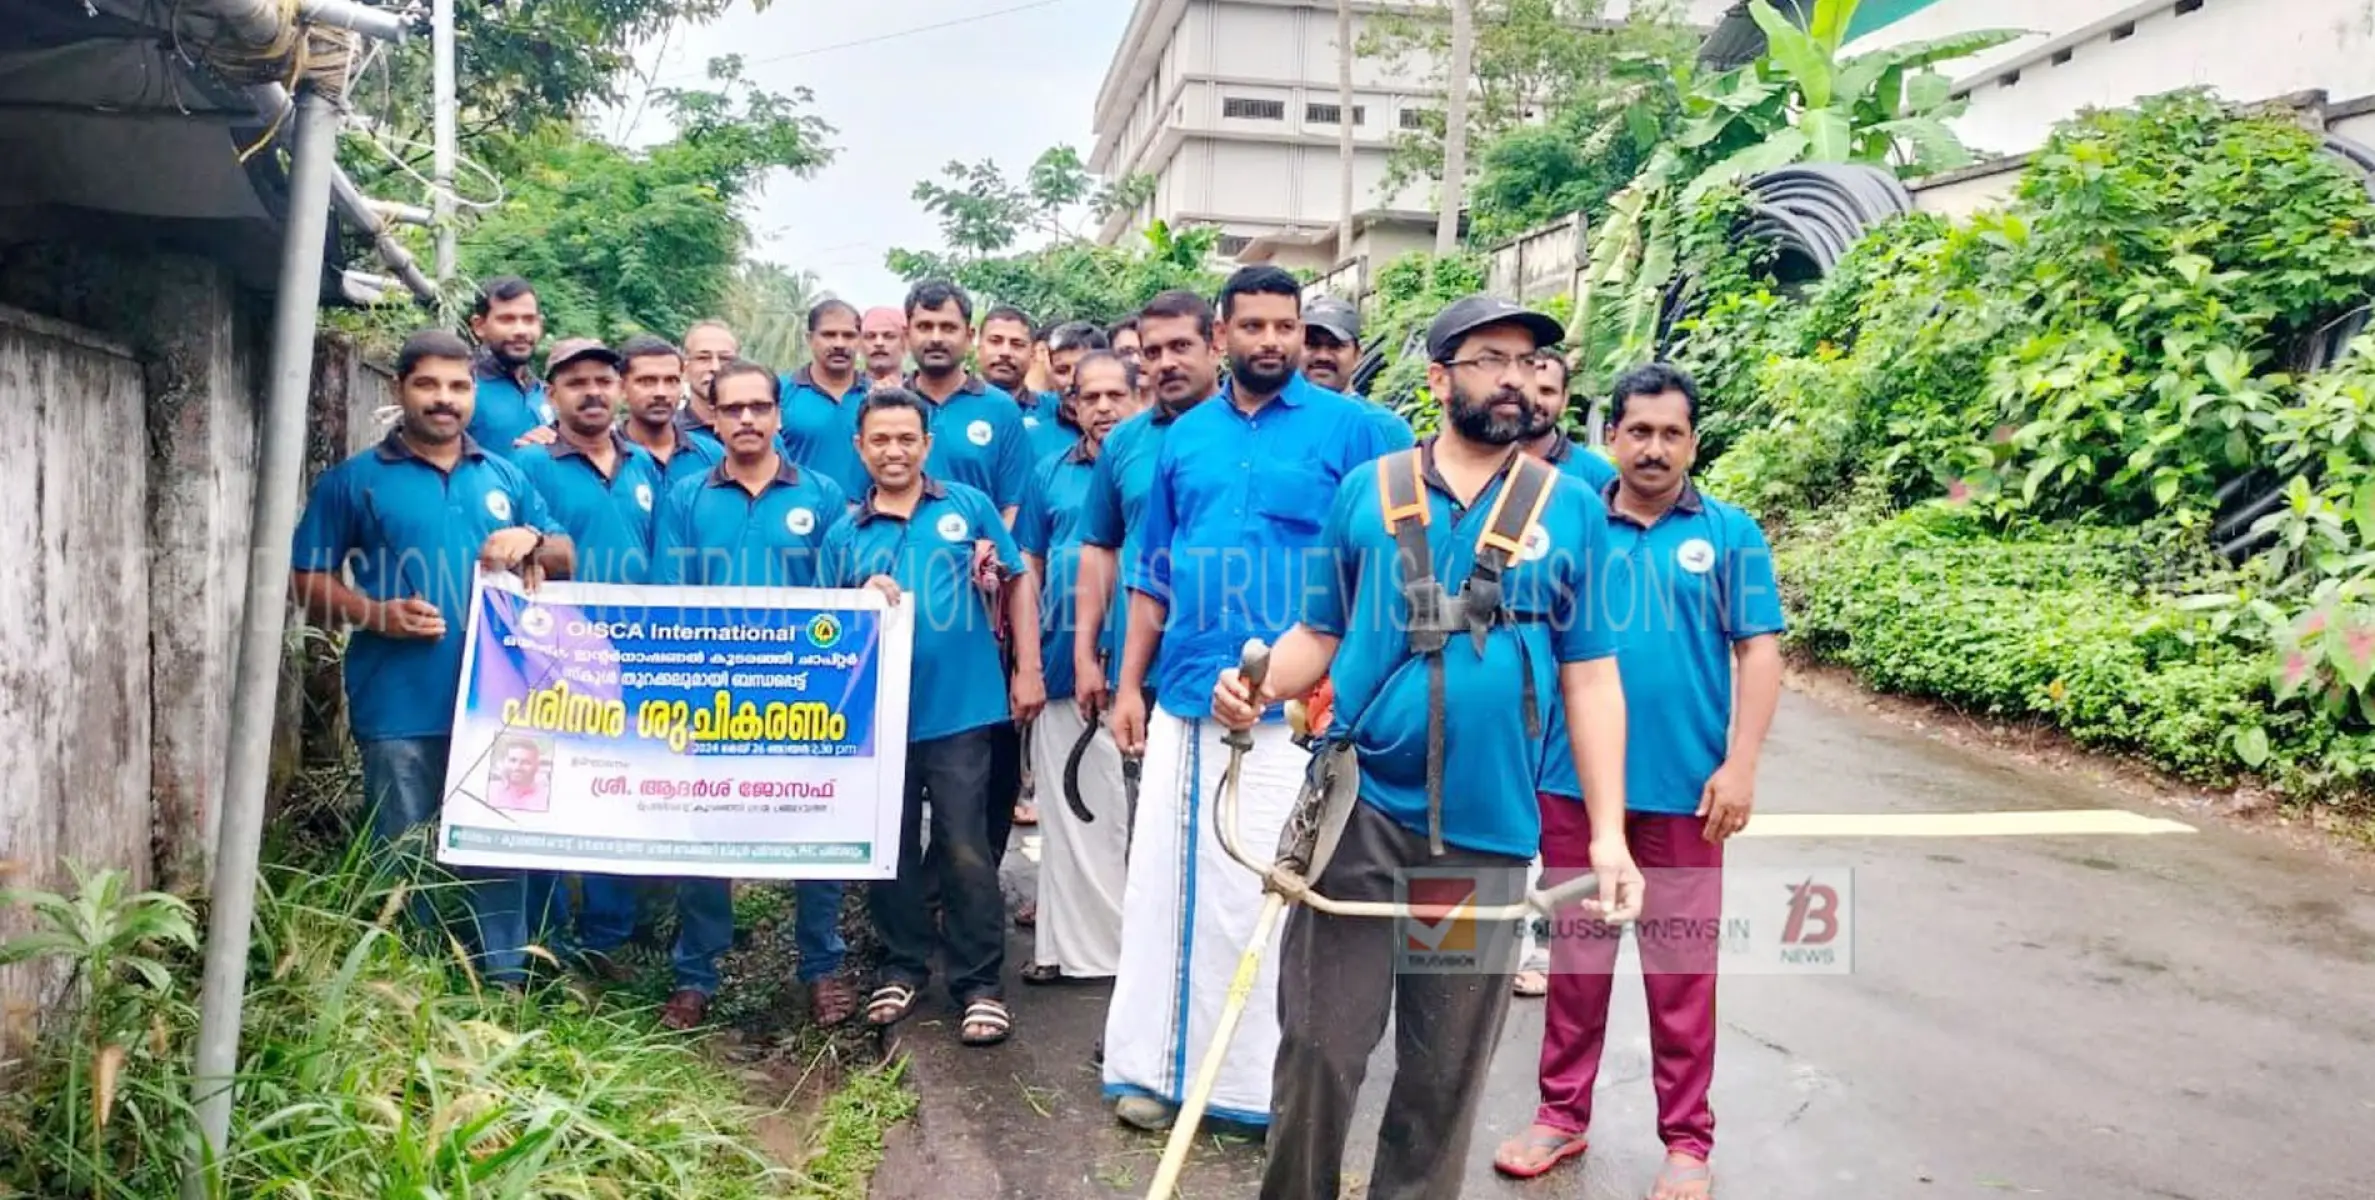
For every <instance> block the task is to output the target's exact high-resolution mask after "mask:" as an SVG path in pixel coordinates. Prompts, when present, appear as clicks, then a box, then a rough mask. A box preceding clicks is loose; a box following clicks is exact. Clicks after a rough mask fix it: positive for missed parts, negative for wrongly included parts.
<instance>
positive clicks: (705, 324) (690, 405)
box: [676, 318, 742, 438]
mask: <svg viewBox="0 0 2375 1200" xmlns="http://www.w3.org/2000/svg"><path fill="white" fill-rule="evenodd" d="M740 357H742V340H741V339H740V338H737V337H735V336H734V331H733V330H732V329H730V328H728V327H727V326H726V323H725V322H724V321H720V320H716V319H714V318H713V319H710V320H705V321H695V322H693V327H692V328H690V329H687V330H685V331H684V408H683V409H682V410H681V411H679V412H678V413H677V414H676V423H677V425H678V426H679V427H681V428H683V429H687V430H692V431H695V432H700V433H709V434H717V435H718V436H719V437H721V438H722V437H723V436H724V435H723V434H721V433H719V432H718V430H717V429H716V428H715V426H716V424H717V421H716V418H715V417H714V416H713V415H712V414H711V412H710V408H709V381H710V380H712V379H714V378H716V377H717V373H718V371H719V370H720V369H721V368H723V367H724V366H725V365H726V364H727V363H730V362H733V361H734V360H735V359H737V358H740Z"/></svg>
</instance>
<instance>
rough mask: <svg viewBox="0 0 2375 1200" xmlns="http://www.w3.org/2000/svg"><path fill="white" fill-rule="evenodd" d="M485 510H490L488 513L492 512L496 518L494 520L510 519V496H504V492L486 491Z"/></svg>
mask: <svg viewBox="0 0 2375 1200" xmlns="http://www.w3.org/2000/svg"><path fill="white" fill-rule="evenodd" d="M487 511H488V512H490V513H493V514H494V516H495V519H496V520H498V521H508V520H510V519H511V497H509V496H506V495H504V494H503V493H501V492H488V493H487Z"/></svg>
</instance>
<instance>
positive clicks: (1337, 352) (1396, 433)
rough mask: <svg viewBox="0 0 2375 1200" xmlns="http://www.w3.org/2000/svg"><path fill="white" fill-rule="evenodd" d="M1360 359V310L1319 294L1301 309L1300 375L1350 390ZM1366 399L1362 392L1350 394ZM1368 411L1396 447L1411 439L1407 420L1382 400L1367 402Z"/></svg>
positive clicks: (1336, 389)
mask: <svg viewBox="0 0 2375 1200" xmlns="http://www.w3.org/2000/svg"><path fill="white" fill-rule="evenodd" d="M1360 361H1361V310H1359V309H1357V308H1354V307H1353V306H1352V305H1350V304H1347V303H1345V302H1344V301H1342V300H1338V299H1335V298H1334V297H1330V296H1322V297H1320V298H1318V299H1316V300H1313V301H1312V302H1311V303H1310V305H1309V306H1307V307H1306V308H1305V309H1304V310H1303V376H1304V378H1307V379H1309V380H1311V382H1313V383H1316V384H1318V385H1320V386H1321V387H1324V388H1326V389H1328V390H1329V391H1332V392H1342V393H1344V394H1345V395H1347V396H1351V395H1352V394H1353V391H1352V373H1353V368H1355V367H1357V366H1359V365H1360ZM1353 398H1354V399H1356V400H1362V401H1364V402H1366V401H1367V400H1368V397H1366V396H1354V397H1353ZM1368 407H1369V414H1370V416H1371V417H1373V418H1374V419H1375V420H1376V421H1377V425H1378V428H1380V429H1382V430H1384V431H1385V435H1386V437H1387V438H1388V439H1389V440H1391V441H1392V442H1393V443H1394V445H1395V447H1396V448H1397V449H1399V448H1404V447H1408V446H1409V445H1411V443H1412V440H1413V438H1412V435H1411V432H1410V422H1408V421H1405V420H1403V419H1402V415H1401V414H1400V413H1397V412H1395V411H1394V410H1393V409H1390V408H1387V407H1386V406H1385V405H1383V404H1375V403H1371V404H1369V405H1368Z"/></svg>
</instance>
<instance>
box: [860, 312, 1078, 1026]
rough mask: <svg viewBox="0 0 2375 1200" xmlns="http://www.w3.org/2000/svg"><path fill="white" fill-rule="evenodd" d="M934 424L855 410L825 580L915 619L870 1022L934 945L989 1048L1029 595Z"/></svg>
mask: <svg viewBox="0 0 2375 1200" xmlns="http://www.w3.org/2000/svg"><path fill="white" fill-rule="evenodd" d="M935 307H936V306H935ZM919 357H920V355H919ZM998 399H999V401H1000V402H1001V403H1008V404H1011V403H1012V402H1011V401H1008V400H1006V399H1005V398H1004V397H1003V396H1001V397H999V398H998ZM941 411H942V412H946V411H948V410H947V409H942V410H941ZM934 421H935V417H934V416H933V415H931V404H930V402H928V401H926V400H925V399H923V398H922V397H920V396H917V395H916V394H915V393H913V392H910V391H908V390H906V389H904V388H881V389H878V390H876V391H874V392H872V393H869V394H868V395H867V397H866V400H865V402H864V403H863V404H862V405H861V406H860V407H859V410H858V437H859V444H858V453H859V454H860V456H862V457H863V458H864V459H865V460H866V470H867V472H868V474H869V475H870V476H871V477H872V479H873V484H872V486H871V487H869V488H868V489H867V491H866V493H865V498H864V499H863V500H861V501H860V502H859V504H858V506H857V508H856V510H855V511H854V512H853V513H852V514H851V515H850V517H849V518H848V519H847V520H845V521H843V522H841V523H839V524H837V525H835V526H834V527H833V533H832V535H831V536H830V537H829V538H828V539H827V541H826V544H825V560H826V563H827V564H828V565H827V567H826V572H825V581H826V582H827V583H828V584H830V585H831V586H835V587H860V586H866V587H874V588H878V589H880V590H882V591H883V592H884V593H885V594H887V595H889V596H890V597H891V599H892V602H893V603H895V604H900V605H912V606H913V610H912V611H913V612H914V623H915V653H914V658H913V667H912V671H913V678H912V681H911V685H910V687H909V689H908V694H909V695H910V696H911V697H913V707H912V709H911V710H910V712H909V714H908V729H907V792H906V796H905V810H904V812H905V816H904V819H903V820H902V821H901V824H900V828H901V831H902V833H901V836H902V838H903V839H904V840H903V842H902V844H901V846H900V848H899V871H898V876H897V877H896V878H895V879H892V880H890V881H888V882H883V883H877V884H875V885H873V888H872V894H871V902H872V903H871V907H872V909H873V913H874V923H875V928H876V929H877V930H878V931H879V932H880V933H881V935H882V942H883V952H884V961H883V966H882V974H881V979H880V981H879V983H878V985H877V986H876V988H875V990H874V994H873V996H872V997H871V998H870V999H869V1000H868V1001H867V1005H866V1019H867V1021H868V1022H869V1023H871V1024H873V1025H875V1026H877V1027H884V1026H889V1025H893V1024H896V1023H897V1022H899V1021H901V1020H903V1019H905V1018H906V1017H907V1015H908V1014H909V1013H910V1012H912V1011H913V1010H914V1007H915V1003H916V999H917V997H918V996H919V994H920V993H921V992H922V991H923V988H924V986H925V984H926V983H928V982H929V981H930V977H931V958H932V952H933V951H934V950H935V949H937V950H939V951H940V958H941V961H942V962H943V964H944V965H945V966H946V969H947V972H948V986H949V992H950V994H951V995H952V996H953V997H954V998H955V1000H956V1002H957V1004H958V1005H959V1006H960V1007H961V1008H962V1009H963V1016H962V1017H960V1018H959V1021H958V1038H959V1040H960V1041H962V1042H963V1043H964V1044H965V1045H968V1046H991V1045H996V1044H998V1043H1000V1042H1003V1041H1005V1040H1006V1038H1007V1036H1008V1035H1009V1034H1010V1033H1012V1032H1013V1028H1014V1017H1013V1013H1012V1012H1011V1011H1010V1010H1008V1008H1007V1007H1006V1003H1005V1000H1004V998H1003V995H1002V991H1003V983H1002V978H1001V977H1002V976H1003V974H1004V971H1005V963H1006V913H1005V904H1004V902H1003V898H1002V897H1001V895H1000V893H999V890H998V854H997V852H998V848H999V845H1000V842H1001V841H1002V840H1003V838H1004V837H1005V834H1006V832H1007V828H1008V821H1009V820H1010V819H1011V818H1012V815H1013V809H1012V805H1013V797H1012V796H1001V795H999V794H997V791H996V785H995V784H994V782H993V781H992V779H991V771H992V770H993V761H994V758H995V753H994V751H993V750H992V748H991V739H992V738H993V737H994V736H995V731H998V730H1006V731H1009V732H1011V731H1012V730H1013V729H1014V728H1015V727H1016V726H1017V725H1023V724H1028V723H1029V722H1030V721H1031V720H1032V719H1033V718H1034V717H1036V716H1037V715H1038V712H1039V708H1040V706H1041V705H1042V704H1044V703H1046V700H1047V692H1046V685H1045V681H1044V680H1043V679H1042V677H1041V674H1040V661H1039V622H1038V616H1039V591H1038V585H1037V582H1036V581H1035V580H1034V579H1033V578H1032V576H1031V574H1030V572H1029V571H1027V570H1026V569H1024V565H1023V561H1022V553H1021V551H1019V550H1018V549H1016V547H1015V544H1014V538H1013V536H1012V535H1011V534H1009V533H1008V532H1007V530H1006V524H1005V520H1004V518H1002V517H1001V516H1000V515H999V513H998V511H997V509H995V508H993V507H992V501H991V500H990V498H989V497H988V496H985V495H983V494H982V493H981V492H980V491H979V490H978V489H976V488H973V487H969V486H967V485H965V484H962V483H954V482H950V481H948V480H944V479H941V478H940V477H939V476H937V475H935V474H933V473H932V472H931V470H930V469H929V466H928V464H929V463H930V462H931V461H932V460H933V458H934V457H935V455H934V451H933V447H932V442H933V441H934V440H936V435H935V434H934V433H933V432H932V429H933V424H934ZM983 538H986V539H988V540H989V541H990V543H991V545H992V546H993V548H994V549H993V552H994V553H995V554H996V556H997V560H998V562H999V563H1000V564H1001V566H1002V567H1004V568H1005V570H1006V571H1007V572H1008V573H1010V574H1012V575H1013V576H1015V579H1016V582H1015V585H1014V586H1013V587H1009V588H1005V589H1002V590H1001V591H1000V592H999V593H998V594H997V596H996V598H995V599H994V600H992V601H991V602H990V603H992V604H999V605H1002V606H1003V607H1004V608H1005V619H1006V621H1007V623H1008V625H1009V626H1010V627H1011V628H1012V629H1013V631H1014V642H1015V663H1016V665H1015V668H1014V677H1013V680H1012V684H1011V687H1010V686H1009V685H1008V681H1007V679H1006V678H1005V677H1004V669H1003V667H1002V666H1001V663H1000V661H999V660H1000V646H999V644H998V637H997V631H996V628H995V626H994V625H993V623H992V613H991V611H990V604H985V603H984V602H983V598H982V596H981V593H980V592H979V591H978V590H976V588H975V587H974V583H973V563H974V550H973V547H974V543H975V541H976V540H977V539H983ZM927 795H928V796H929V797H930V799H931V815H930V818H929V820H930V829H929V833H930V838H931V853H930V855H929V856H928V857H927V856H926V855H925V853H924V845H923V839H924V835H925V830H924V828H923V825H924V821H925V817H924V812H923V809H924V800H925V798H926V796H927ZM935 883H936V884H937V889H938V894H939V896H940V898H941V900H942V901H943V903H942V904H941V906H940V912H939V915H938V919H937V920H935V919H934V916H933V913H932V909H931V905H930V897H931V894H932V891H933V888H934V884H935Z"/></svg>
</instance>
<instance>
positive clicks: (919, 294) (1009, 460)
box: [906, 279, 1031, 528]
mask: <svg viewBox="0 0 2375 1200" xmlns="http://www.w3.org/2000/svg"><path fill="white" fill-rule="evenodd" d="M1017 315H1018V316H1019V315H1020V314H1017ZM1029 347H1030V334H1029V333H1028V332H1027V331H1026V332H1025V333H1024V334H1023V349H1024V353H1023V354H1021V355H1017V356H1016V357H1015V359H1014V362H1015V365H1016V366H1017V367H1018V368H1019V367H1020V366H1021V365H1022V364H1023V363H1026V362H1028V361H1029V358H1028V350H1029ZM972 348H973V298H972V297H970V296H968V295H966V294H965V290H964V289H963V288H960V287H958V286H956V285H955V284H953V283H948V282H946V281H943V280H937V279H933V280H926V281H924V282H922V283H919V284H917V285H915V286H914V287H913V288H911V289H909V290H908V293H907V352H908V353H909V354H911V355H913V356H914V358H915V374H914V375H913V376H911V377H910V378H909V379H908V380H907V382H906V387H907V390H909V391H911V392H914V393H915V394H916V395H918V396H921V397H923V399H924V403H925V404H926V405H927V406H929V415H930V417H931V422H932V430H933V436H932V461H930V462H928V463H926V464H924V467H925V469H926V470H928V471H930V472H931V473H932V477H933V478H935V479H938V480H941V481H942V482H945V483H961V484H964V485H965V486H966V487H969V488H973V489H974V490H976V491H979V492H981V493H982V494H984V495H986V496H988V497H989V498H990V501H991V502H992V503H994V504H996V505H997V506H998V512H999V514H1000V515H1001V516H1002V517H1004V518H1005V521H1006V524H1007V526H1008V527H1009V528H1012V526H1013V524H1014V511H1015V508H1016V506H1018V505H1020V504H1021V503H1022V500H1023V489H1024V488H1026V487H1028V486H1030V482H1031V463H1030V453H1031V445H1030V437H1029V435H1028V434H1027V433H1026V432H1025V431H1024V429H1023V417H1022V409H1021V407H1020V406H1019V405H1018V404H1017V402H1016V401H1015V398H1014V396H1013V395H1012V394H1011V393H1009V392H1007V391H1006V390H1005V389H1003V388H1000V387H995V386H992V385H991V384H988V383H986V382H984V381H983V379H982V377H981V376H979V375H975V374H973V373H971V372H969V371H967V370H966V369H965V355H966V353H967V352H968V351H970V350H972ZM985 357H986V355H985ZM1017 377H1018V378H1019V371H1018V375H1017Z"/></svg>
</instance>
